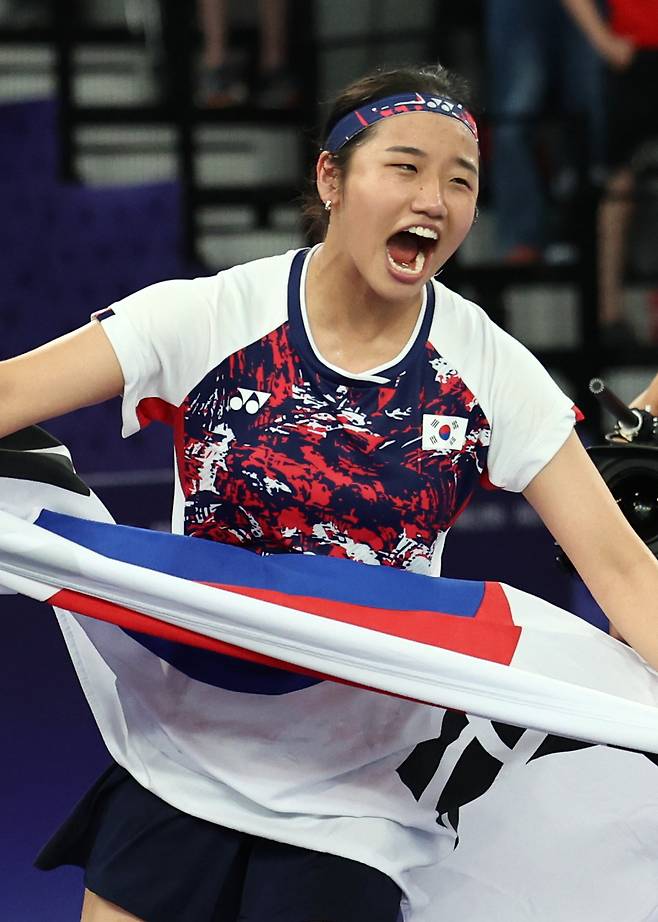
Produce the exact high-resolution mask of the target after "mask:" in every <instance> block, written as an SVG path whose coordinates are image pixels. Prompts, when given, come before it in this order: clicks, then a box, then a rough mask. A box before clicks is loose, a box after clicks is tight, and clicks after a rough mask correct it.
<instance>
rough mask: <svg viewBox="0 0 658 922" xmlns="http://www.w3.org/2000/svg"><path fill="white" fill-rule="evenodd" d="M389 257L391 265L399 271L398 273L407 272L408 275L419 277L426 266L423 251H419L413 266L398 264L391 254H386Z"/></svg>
mask: <svg viewBox="0 0 658 922" xmlns="http://www.w3.org/2000/svg"><path fill="white" fill-rule="evenodd" d="M386 255H387V256H388V261H389V262H390V264H391V265H392V266H393V267H394V268H395V269H397V270H398V272H406V273H407V274H408V275H419V273H421V272H422V271H423V266H424V265H425V254H424V253H423V251H422V250H419V251H418V255H417V256H416V258H415V259H414V262H413V265H409V264H408V263H398V262H396V261H395V260H394V259H393V257H392V256H391V254H390V253H387V254H386Z"/></svg>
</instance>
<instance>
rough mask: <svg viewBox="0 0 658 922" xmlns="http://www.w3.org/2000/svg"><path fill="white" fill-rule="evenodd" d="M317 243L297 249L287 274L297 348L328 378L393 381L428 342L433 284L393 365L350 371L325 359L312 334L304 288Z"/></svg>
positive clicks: (368, 383) (363, 383) (358, 383)
mask: <svg viewBox="0 0 658 922" xmlns="http://www.w3.org/2000/svg"><path fill="white" fill-rule="evenodd" d="M318 246H321V244H318V245H317V246H315V247H313V248H306V249H303V250H298V251H297V253H296V254H295V256H294V257H293V261H292V265H291V267H290V275H289V277H288V320H289V322H290V332H291V338H292V341H293V343H294V345H295V348H296V349H297V350H298V352H299V353H300V355H301V357H302V359H303V360H304V362H305V363H308V364H309V365H310V366H311V367H312V368H313V369H314V370H315V371H317V372H318V373H319V374H320V375H321V376H322V377H323V378H329V379H331V380H332V381H335V382H338V383H341V384H346V385H348V386H349V387H372V386H373V385H375V386H377V387H381V386H382V385H387V384H388V385H392V384H394V382H395V380H396V378H397V377H398V375H400V374H401V373H402V372H403V371H405V370H406V369H407V368H408V367H409V366H410V365H411V364H413V362H414V361H415V360H416V359H417V358H419V356H420V354H421V353H422V351H423V349H424V347H425V344H426V343H427V340H428V337H429V331H430V327H431V326H432V319H433V316H434V286H433V285H432V284H431V283H430V282H428V283H427V285H426V286H425V294H424V298H423V305H422V307H421V311H420V314H419V317H418V322H417V323H416V327H415V329H414V331H413V333H412V335H411V337H410V339H409V342H408V343H407V345H406V346H405V347H404V349H403V350H402V352H401V353H400V354H399V355H398V356H397V357H396V358H395V359H394V360H393V362H392V363H391V364H390V365H385V366H384V365H382V366H379V367H378V368H374V369H372V370H369V371H366V372H362V373H360V374H358V375H357V374H353V373H352V374H350V373H349V372H346V371H344V370H343V369H341V368H338V367H337V366H335V365H330V364H329V363H328V362H326V361H325V360H324V359H323V358H322V356H321V355H320V353H319V352H318V350H317V348H316V346H315V343H314V342H313V338H312V336H311V331H310V328H309V324H308V317H307V314H306V303H305V297H304V291H305V287H306V273H307V271H308V266H309V263H310V261H311V256H312V254H313V253H314V252H315V250H316V249H317V248H318Z"/></svg>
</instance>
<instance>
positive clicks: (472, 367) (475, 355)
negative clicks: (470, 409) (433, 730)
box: [430, 283, 578, 492]
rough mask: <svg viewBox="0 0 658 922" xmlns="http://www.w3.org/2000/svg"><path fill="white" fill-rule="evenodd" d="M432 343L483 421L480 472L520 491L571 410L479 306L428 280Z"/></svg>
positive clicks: (561, 435)
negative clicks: (433, 296) (433, 297)
mask: <svg viewBox="0 0 658 922" xmlns="http://www.w3.org/2000/svg"><path fill="white" fill-rule="evenodd" d="M435 286H436V292H437V310H436V311H435V319H434V321H433V325H432V329H431V333H430V335H431V340H432V343H433V345H434V348H435V349H436V350H437V352H439V354H441V355H442V356H443V357H444V360H445V361H446V362H447V363H448V364H449V366H450V367H451V368H452V369H454V373H455V374H458V375H459V376H460V377H461V378H462V380H463V381H464V384H465V385H466V386H467V388H468V389H469V390H470V391H471V393H472V394H473V397H474V400H475V401H476V402H477V403H478V404H479V406H480V408H481V410H482V412H483V413H484V416H485V417H486V419H487V422H488V424H489V426H488V430H487V431H486V432H484V433H483V434H482V438H483V440H484V439H488V451H487V461H486V469H485V471H483V478H485V480H488V481H489V482H490V484H491V485H492V486H495V487H500V488H501V489H503V490H510V491H512V492H521V491H523V490H525V488H526V487H527V486H528V484H529V483H530V481H531V480H532V479H533V477H535V476H536V475H537V474H538V473H539V472H540V471H541V470H542V468H544V467H545V466H546V465H547V464H548V462H549V461H550V460H551V458H553V456H554V455H555V454H556V453H557V452H558V451H559V450H560V448H561V447H562V445H564V443H565V442H566V440H567V439H568V437H569V435H570V434H571V432H572V431H573V427H574V424H575V422H576V417H577V412H578V411H577V410H576V408H575V407H574V405H573V401H572V400H571V399H570V398H569V397H567V395H566V394H564V393H563V392H562V391H561V390H560V388H559V387H558V386H557V384H556V383H555V382H554V381H553V379H552V378H551V376H550V375H549V374H548V372H547V371H546V369H545V368H544V367H543V366H542V365H541V363H540V362H539V361H538V360H537V359H536V358H535V356H534V355H532V353H531V352H530V351H529V350H528V349H526V347H525V346H523V345H522V344H521V343H519V342H518V341H517V340H515V339H514V338H513V337H512V336H510V335H509V333H506V332H505V331H504V330H501V328H500V327H498V326H497V325H496V324H495V323H494V322H493V321H492V320H491V319H490V318H489V317H488V316H487V315H486V313H485V312H484V311H483V310H482V308H481V307H479V306H478V305H477V304H473V303H472V302H470V301H467V300H466V299H465V298H463V297H461V295H458V294H457V293H456V292H453V291H450V289H447V288H446V287H445V286H443V285H441V284H439V283H435Z"/></svg>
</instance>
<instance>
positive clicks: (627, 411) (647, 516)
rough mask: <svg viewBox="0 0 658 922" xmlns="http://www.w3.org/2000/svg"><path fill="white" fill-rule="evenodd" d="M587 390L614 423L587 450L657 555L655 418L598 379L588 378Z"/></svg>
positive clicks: (657, 446) (657, 439) (657, 432)
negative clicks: (629, 404)
mask: <svg viewBox="0 0 658 922" xmlns="http://www.w3.org/2000/svg"><path fill="white" fill-rule="evenodd" d="M589 389H590V391H591V392H592V394H594V396H595V397H596V398H597V400H598V401H599V403H600V404H601V405H602V406H603V407H604V408H605V409H606V410H607V411H608V412H609V413H611V414H612V416H614V418H615V426H614V428H613V430H612V431H611V432H609V433H608V434H607V435H606V440H607V444H606V445H592V446H591V447H590V448H588V449H587V452H588V454H589V456H590V457H591V459H592V461H593V462H594V464H595V465H596V467H597V468H598V470H599V473H600V474H601V476H602V477H603V479H604V480H605V482H606V484H607V485H608V489H609V490H610V492H611V493H612V495H613V496H614V498H615V500H616V501H617V505H618V506H619V508H620V509H621V511H622V512H623V514H624V515H625V516H626V518H627V519H628V521H629V522H630V524H631V525H632V527H633V529H634V530H635V531H636V532H637V534H638V535H639V536H640V538H641V539H642V540H643V541H644V543H645V544H646V545H647V547H648V548H649V550H650V551H651V552H652V553H653V554H654V555H655V556H657V557H658V417H656V416H653V415H652V414H651V413H650V412H649V411H648V410H637V409H631V408H630V407H627V406H626V404H624V403H623V402H622V401H621V400H620V399H619V397H617V396H616V395H615V394H613V392H612V391H611V390H610V389H609V388H608V387H606V385H605V384H604V383H603V381H602V380H601V379H600V378H592V380H591V381H590V383H589Z"/></svg>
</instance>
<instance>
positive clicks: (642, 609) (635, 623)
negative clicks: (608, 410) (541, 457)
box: [524, 433, 658, 669]
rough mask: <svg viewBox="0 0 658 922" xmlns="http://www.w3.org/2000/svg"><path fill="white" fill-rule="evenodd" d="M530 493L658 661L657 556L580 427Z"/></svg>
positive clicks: (603, 602)
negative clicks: (606, 477) (582, 440)
mask: <svg viewBox="0 0 658 922" xmlns="http://www.w3.org/2000/svg"><path fill="white" fill-rule="evenodd" d="M524 495H525V497H526V499H527V500H528V502H529V503H530V504H531V505H532V506H533V507H534V508H535V510H536V511H537V513H538V514H539V515H540V516H541V518H542V519H543V521H544V523H545V525H546V527H547V528H548V529H549V531H550V532H551V533H552V535H553V537H554V538H555V539H556V541H557V542H558V543H559V545H560V547H562V549H563V550H564V551H565V553H566V554H567V555H568V557H569V559H570V560H571V562H572V563H573V565H574V566H575V567H576V569H577V570H578V572H579V573H580V575H581V576H582V578H583V580H584V582H585V583H586V585H587V587H588V588H589V590H590V592H591V593H592V595H593V596H594V598H595V599H596V601H597V602H598V604H599V605H600V606H601V608H602V609H603V611H604V612H605V614H606V615H607V617H608V618H609V619H610V621H611V622H612V623H613V624H614V626H615V627H616V628H617V630H618V631H619V633H620V634H621V636H622V637H624V638H625V639H626V640H627V641H628V643H629V644H630V645H631V646H632V647H634V649H636V650H637V651H638V653H640V655H641V656H643V657H644V658H645V659H646V660H647V662H648V663H649V664H650V665H651V666H653V668H654V669H658V561H657V560H656V559H655V558H654V557H653V555H652V554H651V552H650V551H649V550H648V548H647V547H646V546H645V545H644V544H643V543H642V541H641V540H640V538H639V537H638V536H637V535H636V534H635V532H634V531H633V529H632V528H631V526H630V525H629V524H628V522H627V521H626V519H625V518H624V516H623V515H622V514H621V512H620V511H619V509H618V507H617V504H616V503H615V501H614V499H613V497H612V494H611V493H610V491H609V490H608V488H607V486H606V485H605V483H604V482H603V479H602V478H601V476H600V475H599V473H598V471H597V470H596V468H595V466H594V464H593V463H592V462H591V460H590V458H589V456H588V455H587V453H586V451H585V449H584V448H583V446H582V445H581V443H580V440H579V439H578V437H577V436H576V434H575V433H573V434H572V435H571V436H569V438H568V439H567V441H566V442H565V444H564V445H563V446H562V448H561V449H560V451H558V453H557V454H556V455H555V457H554V458H553V459H552V460H551V461H549V463H548V464H547V465H546V467H545V468H544V469H543V470H542V471H540V472H539V474H537V476H536V477H535V478H534V479H533V480H532V481H531V482H530V484H529V485H528V487H527V488H526V490H525V491H524Z"/></svg>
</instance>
